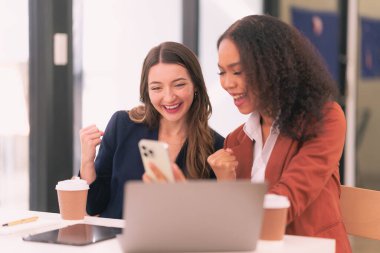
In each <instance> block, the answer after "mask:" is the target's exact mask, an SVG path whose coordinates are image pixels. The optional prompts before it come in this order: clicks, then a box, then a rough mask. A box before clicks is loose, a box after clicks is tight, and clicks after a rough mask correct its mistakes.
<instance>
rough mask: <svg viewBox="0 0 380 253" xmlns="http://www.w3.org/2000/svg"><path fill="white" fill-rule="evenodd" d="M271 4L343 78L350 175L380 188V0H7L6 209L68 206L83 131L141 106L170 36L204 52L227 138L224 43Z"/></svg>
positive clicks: (2, 0)
mask: <svg viewBox="0 0 380 253" xmlns="http://www.w3.org/2000/svg"><path fill="white" fill-rule="evenodd" d="M263 13H267V14H271V15H274V16H277V17H279V18H280V19H282V20H284V21H285V22H287V23H289V24H292V25H294V26H296V27H297V28H298V29H299V30H301V31H302V32H303V33H304V34H305V35H306V36H307V37H308V38H309V39H310V40H311V41H312V43H314V45H315V46H316V47H317V48H318V50H319V51H320V53H321V54H322V56H323V57H324V59H325V62H326V64H327V66H328V68H329V70H330V72H331V74H332V75H333V77H334V78H335V80H336V82H337V85H338V86H339V90H340V101H339V102H340V104H341V106H342V107H343V109H344V110H345V114H346V118H347V127H348V131H347V142H346V146H345V151H344V156H343V158H342V161H341V180H342V183H344V184H348V185H355V186H359V187H364V188H369V189H375V190H380V166H379V164H380V156H378V155H377V151H378V150H380V147H379V146H380V134H379V132H378V129H377V128H376V125H377V124H379V123H380V99H378V96H379V95H380V2H379V1H377V0H155V1H151V0H138V1H137V0H64V1H63V0H29V1H28V0H0V38H1V40H0V90H1V92H0V119H1V124H0V208H1V207H10V208H23V209H31V210H39V211H57V210H58V209H57V208H58V207H57V201H56V193H55V190H54V186H55V184H56V182H57V181H59V180H63V179H67V178H70V177H71V176H72V175H76V174H77V173H78V171H79V162H80V146H79V129H80V128H82V127H83V126H87V125H89V124H96V125H98V127H99V128H100V129H104V128H105V127H106V124H107V122H108V120H109V119H110V117H111V115H112V114H113V113H114V112H115V111H117V110H125V109H130V108H132V107H134V106H136V105H138V104H139V94H138V93H139V79H140V72H141V67H142V61H143V59H144V57H145V55H146V54H147V52H148V51H149V49H150V48H152V47H153V46H156V45H157V44H159V43H161V42H163V41H168V40H171V41H177V42H182V43H184V44H186V45H187V46H189V47H190V48H191V49H192V50H193V51H194V52H195V53H196V54H197V55H198V57H199V59H200V62H201V65H202V67H203V72H204V76H205V79H206V84H207V89H208V92H209V95H210V98H211V102H212V105H213V115H212V117H211V119H210V125H211V126H212V127H213V128H214V129H215V130H217V131H218V132H219V133H221V134H222V135H224V136H226V134H227V133H228V132H230V131H232V130H233V129H234V128H235V127H236V126H238V125H240V124H241V123H243V122H244V121H245V117H244V116H241V115H240V113H238V111H237V110H236V109H235V107H234V106H233V105H232V102H231V101H230V100H231V99H230V98H229V96H227V94H226V93H225V92H224V90H223V89H222V88H221V87H220V84H219V81H218V75H217V72H218V69H217V51H216V41H217V38H218V37H219V35H220V34H221V33H222V32H223V31H224V30H225V29H226V28H227V27H228V26H229V25H231V24H232V23H233V22H234V21H236V20H237V19H239V18H241V17H243V16H246V15H250V14H263ZM378 85H379V86H378ZM226 119H228V120H226ZM353 245H354V247H355V248H354V252H375V249H378V248H379V247H380V244H379V243H377V242H375V241H371V240H362V239H356V238H355V240H354V244H353ZM376 252H377V251H376Z"/></svg>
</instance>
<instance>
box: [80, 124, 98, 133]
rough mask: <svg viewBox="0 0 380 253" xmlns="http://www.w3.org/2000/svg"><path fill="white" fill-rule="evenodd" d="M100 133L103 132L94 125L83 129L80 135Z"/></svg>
mask: <svg viewBox="0 0 380 253" xmlns="http://www.w3.org/2000/svg"><path fill="white" fill-rule="evenodd" d="M98 132H101V131H100V130H99V128H97V127H96V126H95V125H93V126H92V127H89V128H86V129H83V131H82V130H81V132H80V134H81V135H86V134H92V133H98Z"/></svg>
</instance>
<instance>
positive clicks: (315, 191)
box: [224, 102, 351, 253]
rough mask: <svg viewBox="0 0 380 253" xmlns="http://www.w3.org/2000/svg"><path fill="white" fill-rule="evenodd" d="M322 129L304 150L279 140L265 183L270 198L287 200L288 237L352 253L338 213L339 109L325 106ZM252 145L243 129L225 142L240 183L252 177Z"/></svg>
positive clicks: (342, 121)
mask: <svg viewBox="0 0 380 253" xmlns="http://www.w3.org/2000/svg"><path fill="white" fill-rule="evenodd" d="M321 123H322V124H321V129H320V131H319V133H318V135H317V136H316V137H315V138H313V139H311V140H309V141H306V142H304V143H303V144H302V145H300V144H299V142H297V141H295V140H293V139H290V138H288V137H286V136H283V135H281V134H280V135H279V136H278V138H277V141H276V144H275V146H274V148H273V150H272V154H271V156H270V158H269V161H268V163H267V167H266V171H265V179H266V181H267V183H268V185H269V192H270V193H275V194H280V195H285V196H287V197H288V198H289V200H290V203H291V207H290V208H289V212H288V224H287V228H286V233H287V234H293V235H305V236H315V237H326V238H333V239H336V252H338V253H341V252H351V247H350V244H349V241H348V238H347V234H346V229H345V227H344V225H343V222H342V217H341V213H340V208H339V196H340V182H339V160H340V157H341V155H342V151H343V146H344V141H345V134H346V120H345V117H344V113H343V111H342V109H341V107H340V106H339V105H338V104H337V103H335V102H329V103H327V104H326V106H325V108H324V117H323V119H322V122H321ZM253 145H254V143H253V142H252V141H251V139H249V137H248V136H247V135H246V134H245V133H244V130H243V125H241V126H240V127H239V128H237V129H236V130H235V131H233V132H232V133H231V134H229V135H228V136H227V138H226V140H225V143H224V146H225V148H227V147H228V148H231V149H232V150H233V151H234V154H235V156H236V157H237V159H238V161H239V165H238V167H237V171H236V173H237V177H238V178H250V177H251V169H252V162H253Z"/></svg>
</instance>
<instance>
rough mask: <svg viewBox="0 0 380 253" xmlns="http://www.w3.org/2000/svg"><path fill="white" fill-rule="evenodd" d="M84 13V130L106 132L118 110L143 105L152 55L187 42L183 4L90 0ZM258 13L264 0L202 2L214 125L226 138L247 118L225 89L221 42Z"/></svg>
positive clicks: (202, 56)
mask: <svg viewBox="0 0 380 253" xmlns="http://www.w3.org/2000/svg"><path fill="white" fill-rule="evenodd" d="M83 10H84V16H83V40H84V43H83V51H84V55H83V68H84V91H83V125H84V126H85V125H88V124H93V123H95V124H97V125H98V126H99V127H100V128H102V129H104V128H105V126H106V123H107V122H108V120H109V118H110V117H111V115H112V113H113V112H114V111H116V110H121V109H129V108H131V107H133V106H136V105H137V104H138V103H139V81H140V73H141V67H142V62H143V59H144V57H145V55H146V54H147V53H148V50H149V49H150V48H152V47H153V46H155V45H157V44H159V43H161V42H163V41H167V40H172V41H178V42H181V40H182V0H155V1H152V0H138V1H136V0H84V2H83ZM257 13H262V1H259V0H256V1H252V0H201V1H200V41H199V43H200V47H199V48H200V52H199V54H200V61H201V65H202V67H203V73H204V76H205V79H206V85H207V88H208V92H209V95H210V98H211V103H212V106H213V111H214V112H213V115H212V117H211V120H210V125H211V126H212V127H213V128H214V129H215V130H217V131H218V132H219V133H221V134H222V135H224V136H225V135H227V133H229V132H230V131H232V130H233V129H235V128H236V127H237V126H238V125H240V124H241V123H242V122H244V121H245V118H246V116H242V115H241V114H240V113H239V112H238V110H237V109H236V108H235V106H234V104H233V102H232V99H231V98H230V97H229V96H228V95H227V93H226V92H225V91H224V90H223V89H222V88H221V86H220V84H219V78H218V75H217V72H218V69H217V50H216V41H217V39H218V37H219V36H220V35H221V34H222V33H223V31H224V30H225V29H226V28H227V27H228V26H229V25H231V24H232V23H233V22H234V21H235V20H237V19H239V18H241V17H243V16H246V15H249V14H257ZM226 119H228V120H226Z"/></svg>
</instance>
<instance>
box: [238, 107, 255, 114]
mask: <svg viewBox="0 0 380 253" xmlns="http://www.w3.org/2000/svg"><path fill="white" fill-rule="evenodd" d="M239 112H240V113H241V114H244V115H248V114H251V113H252V112H253V110H252V109H247V108H242V109H240V108H239Z"/></svg>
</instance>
